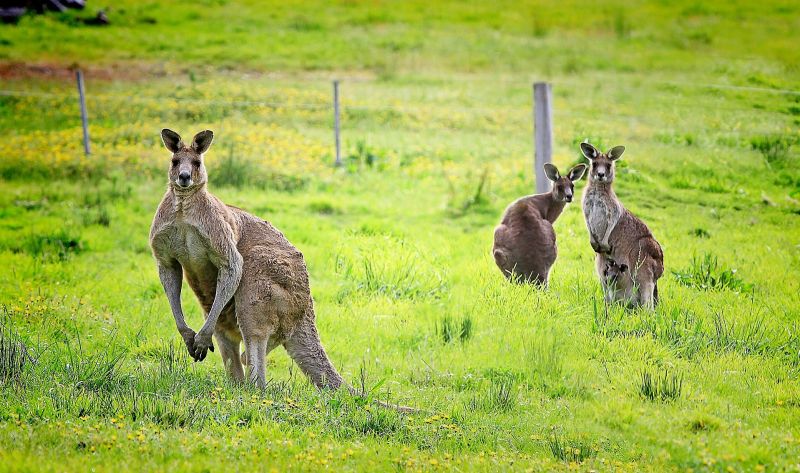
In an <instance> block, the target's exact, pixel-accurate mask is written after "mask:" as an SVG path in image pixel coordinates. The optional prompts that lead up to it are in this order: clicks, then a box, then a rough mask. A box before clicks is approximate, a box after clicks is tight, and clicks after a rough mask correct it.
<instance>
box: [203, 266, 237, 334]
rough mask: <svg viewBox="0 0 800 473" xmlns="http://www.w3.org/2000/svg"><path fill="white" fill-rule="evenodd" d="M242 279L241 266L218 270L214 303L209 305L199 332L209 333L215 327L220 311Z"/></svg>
mask: <svg viewBox="0 0 800 473" xmlns="http://www.w3.org/2000/svg"><path fill="white" fill-rule="evenodd" d="M241 278H242V268H241V265H237V266H234V267H232V268H226V269H220V271H219V274H218V275H217V290H216V293H215V294H214V302H213V303H212V304H211V310H209V311H208V316H207V317H206V321H205V323H204V324H203V328H201V329H200V331H201V332H204V333H211V332H213V331H214V328H215V327H216V325H217V319H219V315H220V313H222V309H224V308H225V305H226V304H227V303H228V302H229V301H230V300H231V297H233V294H234V293H235V292H236V288H238V287H239V281H240V280H241Z"/></svg>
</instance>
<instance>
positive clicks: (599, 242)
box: [581, 143, 664, 308]
mask: <svg viewBox="0 0 800 473" xmlns="http://www.w3.org/2000/svg"><path fill="white" fill-rule="evenodd" d="M581 150H582V151H583V154H584V156H586V157H587V158H589V159H590V161H591V169H590V171H589V185H588V186H586V188H585V189H584V191H583V214H584V217H585V218H586V227H587V229H588V230H589V243H590V244H591V245H592V249H593V250H594V251H595V252H596V253H597V261H596V269H597V275H598V277H599V278H600V282H601V284H603V287H604V288H605V277H604V275H603V272H604V270H605V268H606V266H607V264H608V262H609V260H613V261H615V262H616V263H619V264H626V265H627V266H628V268H629V271H630V274H631V277H632V278H633V283H634V293H635V295H636V297H634V298H633V302H632V305H633V306H646V307H650V308H653V307H655V304H656V303H657V295H656V294H657V282H658V278H660V277H661V275H662V274H663V272H664V254H663V252H662V251H661V245H659V244H658V241H656V239H655V237H654V236H653V234H652V233H651V232H650V229H649V228H647V225H645V223H644V222H642V221H641V220H640V219H639V218H638V217H636V216H635V215H633V214H632V213H631V212H630V211H629V210H628V209H626V208H625V207H624V206H623V205H622V202H620V201H619V199H618V198H617V195H616V194H615V193H614V190H613V189H612V184H613V182H614V174H615V169H614V162H615V161H616V160H617V159H619V157H620V156H621V155H622V152H623V151H624V148H623V147H621V146H617V147H614V148H612V149H611V150H610V151H609V152H610V153H612V156H608V155H607V154H603V153H601V152H599V151H598V150H597V149H596V148H595V147H594V146H592V145H590V144H588V143H582V144H581ZM590 156H594V157H593V158H591V157H590Z"/></svg>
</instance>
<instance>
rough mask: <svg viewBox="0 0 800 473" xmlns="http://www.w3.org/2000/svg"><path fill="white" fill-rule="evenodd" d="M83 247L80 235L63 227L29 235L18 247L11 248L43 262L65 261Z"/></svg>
mask: <svg viewBox="0 0 800 473" xmlns="http://www.w3.org/2000/svg"><path fill="white" fill-rule="evenodd" d="M84 249H85V248H84V244H83V241H82V240H81V237H80V235H78V234H75V233H72V232H71V231H69V230H65V229H61V230H57V231H55V232H53V233H45V234H39V235H29V236H27V237H26V238H24V239H23V240H22V242H21V244H20V245H19V246H18V247H15V248H13V250H14V251H16V252H24V253H26V254H28V255H31V256H33V257H37V258H40V259H41V260H42V261H45V262H54V261H66V260H68V259H69V258H70V256H72V255H74V254H77V253H80V252H81V251H83V250H84Z"/></svg>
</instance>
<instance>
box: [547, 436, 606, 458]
mask: <svg viewBox="0 0 800 473" xmlns="http://www.w3.org/2000/svg"><path fill="white" fill-rule="evenodd" d="M547 446H548V447H549V448H550V453H552V454H553V457H554V458H556V459H557V460H561V461H563V462H566V463H572V462H575V463H581V462H583V461H584V460H586V459H587V458H591V457H594V456H596V455H597V449H596V448H595V447H594V446H593V445H592V443H591V442H589V441H588V440H587V439H584V438H569V437H567V436H565V435H564V434H561V433H559V432H557V431H555V430H554V431H553V432H551V433H550V435H549V436H548V437H547Z"/></svg>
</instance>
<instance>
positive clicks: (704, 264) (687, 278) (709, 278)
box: [672, 253, 753, 292]
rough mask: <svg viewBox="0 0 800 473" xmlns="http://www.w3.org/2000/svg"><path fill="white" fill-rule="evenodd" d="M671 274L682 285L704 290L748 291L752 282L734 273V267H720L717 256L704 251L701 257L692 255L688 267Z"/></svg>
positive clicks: (751, 287)
mask: <svg viewBox="0 0 800 473" xmlns="http://www.w3.org/2000/svg"><path fill="white" fill-rule="evenodd" d="M672 274H673V275H674V276H675V279H676V280H677V281H678V282H679V283H681V284H683V285H684V286H688V287H694V288H697V289H702V290H704V291H712V290H719V289H728V290H731V291H735V292H749V291H751V290H752V289H753V286H752V284H748V283H746V282H745V281H744V280H743V279H742V278H740V277H739V276H737V275H736V269H730V268H725V267H722V266H721V265H720V264H719V261H718V259H717V257H716V256H714V255H712V254H710V253H705V254H704V255H703V256H702V257H698V256H693V257H692V260H691V263H690V265H689V267H688V268H686V269H683V270H680V271H673V272H672Z"/></svg>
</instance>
